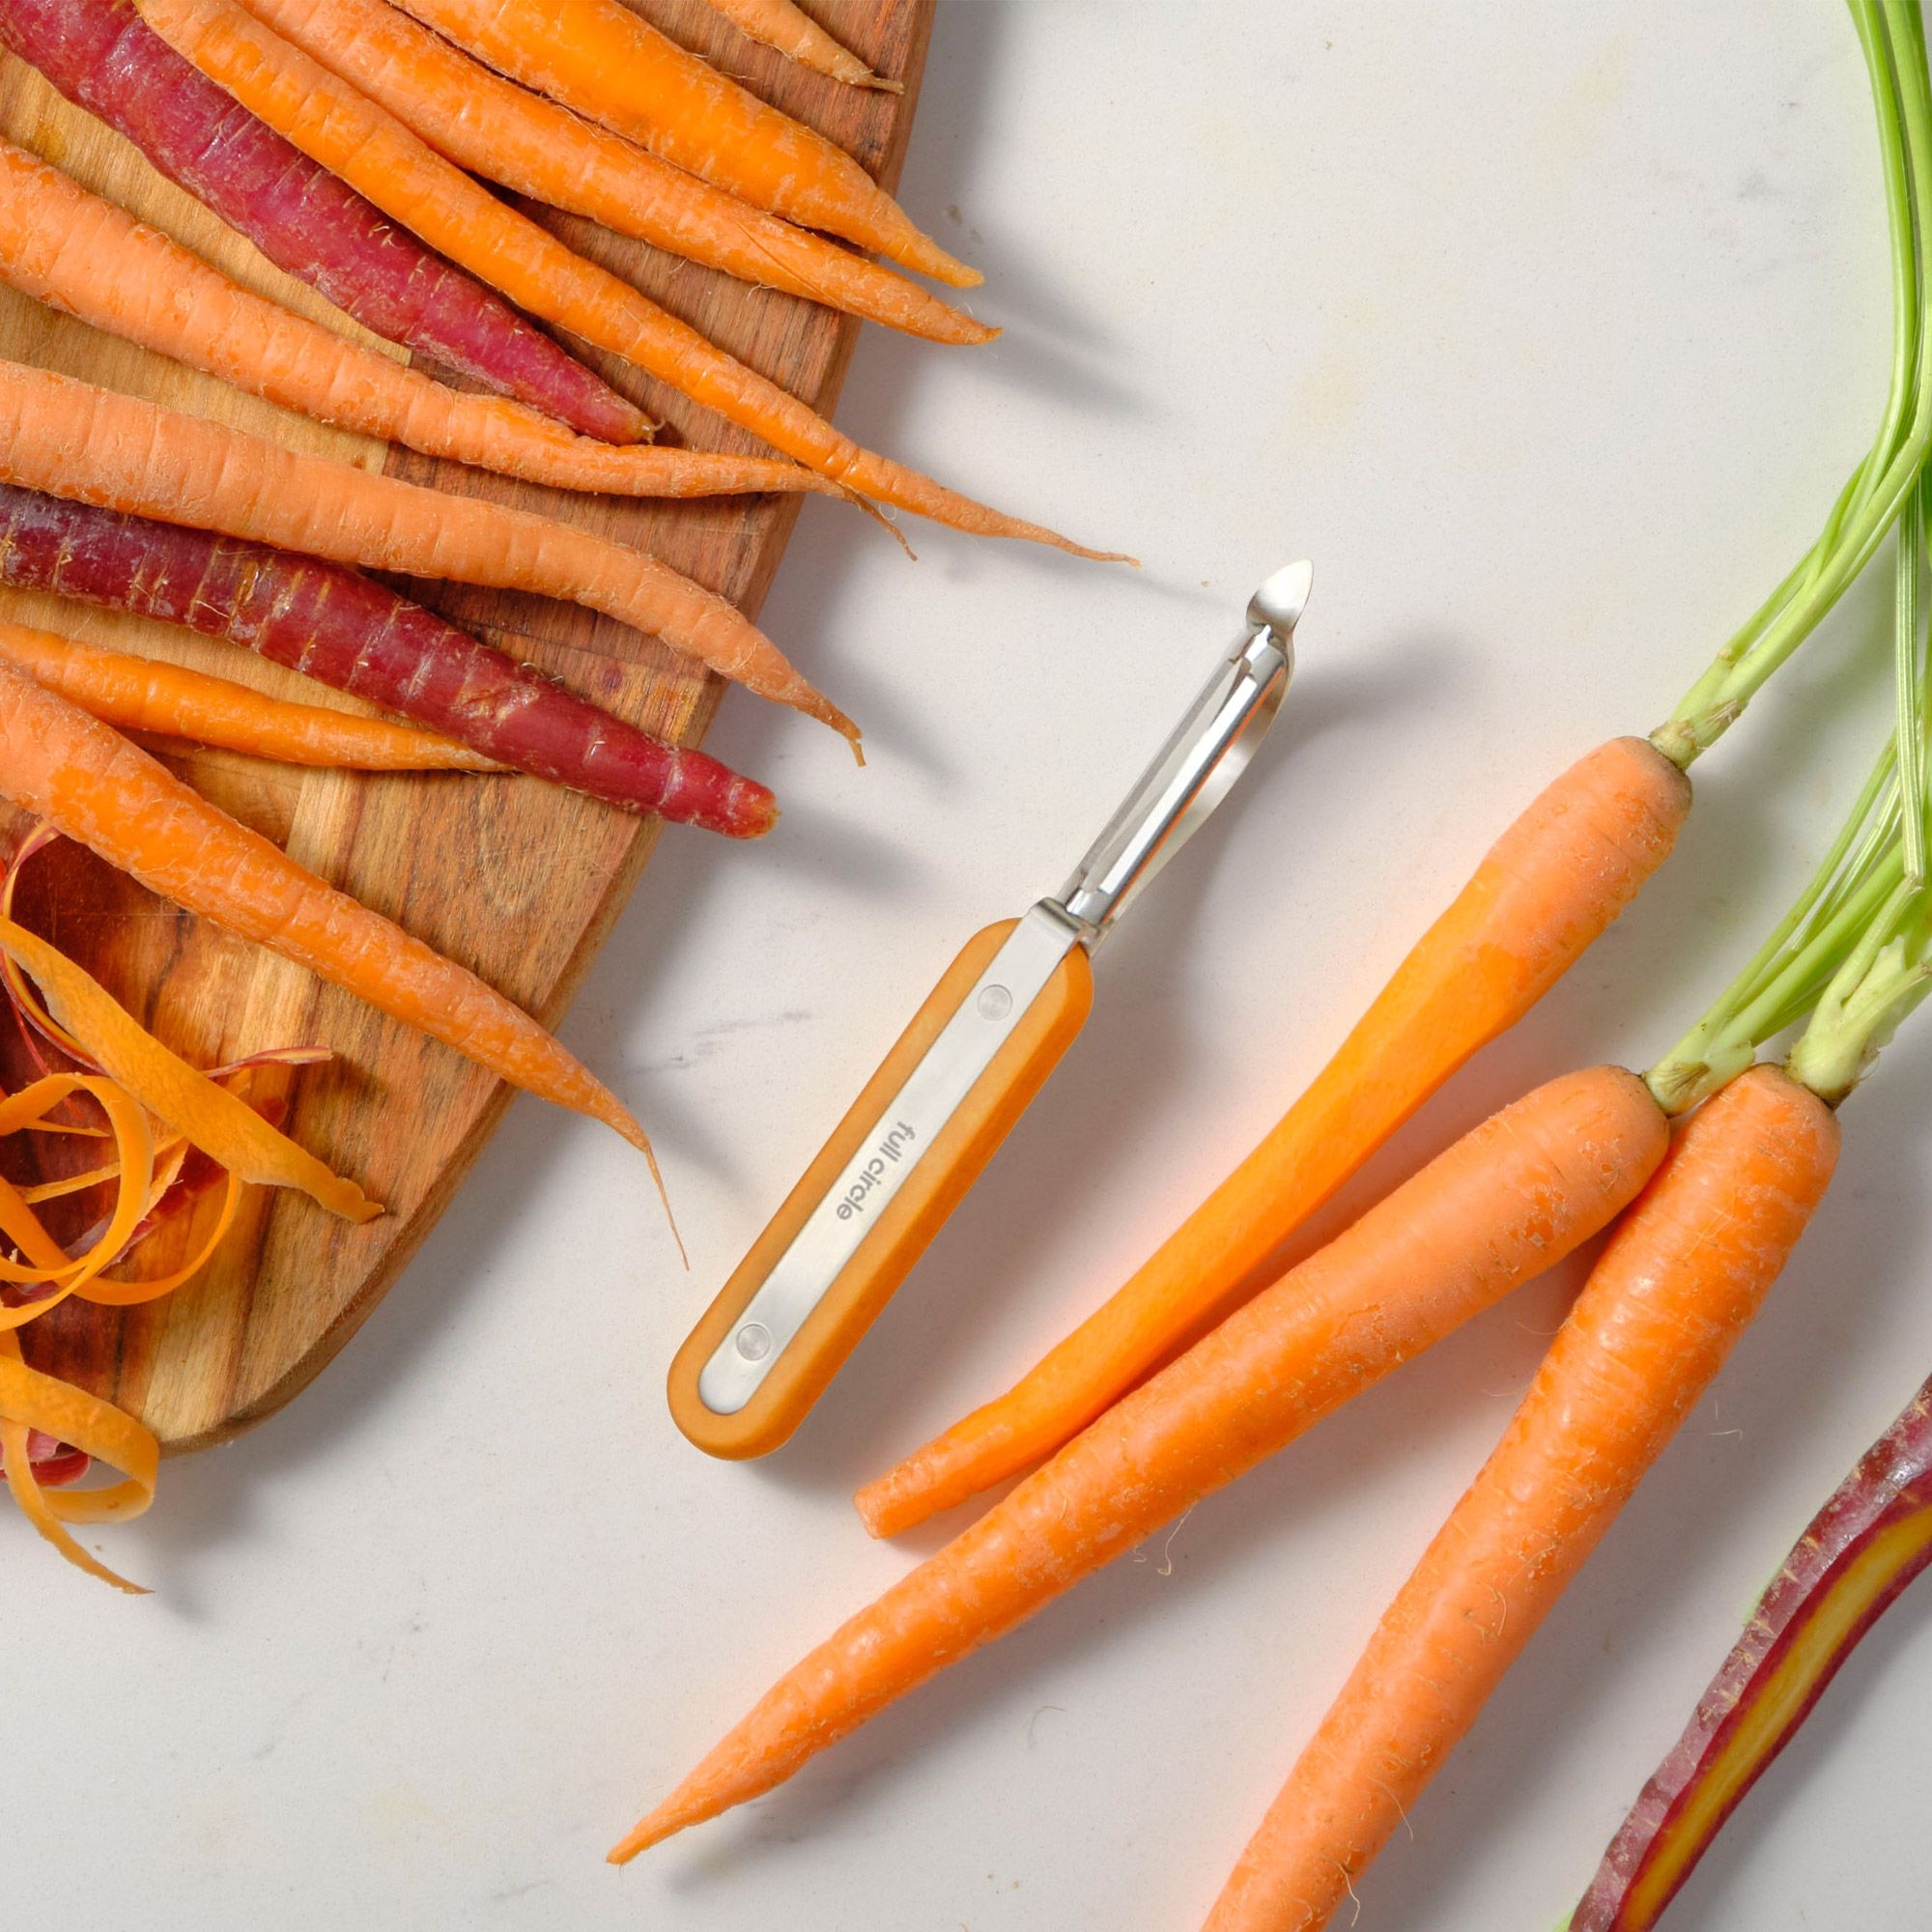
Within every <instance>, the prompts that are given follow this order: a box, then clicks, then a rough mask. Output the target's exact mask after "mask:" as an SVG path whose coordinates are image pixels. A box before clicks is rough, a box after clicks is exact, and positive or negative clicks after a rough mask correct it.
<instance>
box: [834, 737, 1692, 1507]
mask: <svg viewBox="0 0 1932 1932" xmlns="http://www.w3.org/2000/svg"><path fill="white" fill-rule="evenodd" d="M1689 809H1690V781H1689V780H1688V779H1687V778H1686V777H1685V776H1684V774H1683V773H1682V772H1681V771H1679V770H1678V768H1677V767H1676V766H1675V765H1673V764H1671V763H1670V761H1669V760H1668V759H1666V758H1664V757H1663V756H1662V755H1661V754H1660V753H1657V752H1655V751H1653V750H1652V749H1651V747H1650V746H1649V745H1647V744H1646V743H1644V741H1643V740H1642V739H1640V738H1614V739H1612V740H1611V741H1610V742H1609V743H1608V744H1606V745H1604V746H1602V747H1600V748H1599V749H1598V750H1597V751H1595V752H1592V753H1589V755H1588V756H1587V757H1584V758H1582V759H1580V760H1579V761H1578V762H1577V764H1575V765H1573V766H1572V767H1571V768H1570V769H1569V771H1567V772H1565V773H1564V774H1563V776H1562V777H1561V778H1559V779H1557V780H1556V781H1555V782H1554V783H1553V784H1551V785H1550V786H1549V787H1548V789H1547V790H1546V791H1545V792H1544V793H1543V794H1542V796H1541V797H1540V798H1538V799H1537V800H1536V802H1535V803H1534V804H1533V805H1531V807H1530V808H1529V810H1527V811H1525V812H1524V813H1523V814H1522V816H1521V817H1520V818H1519V819H1518V820H1517V821H1516V823H1515V824H1514V825H1512V826H1511V827H1510V829H1509V830H1508V831H1507V832H1506V833H1504V834H1503V836H1502V838H1500V839H1498V840H1497V842H1496V843H1495V845H1494V846H1493V847H1492V849H1491V851H1490V853H1489V855H1488V857H1487V858H1485V859H1484V861H1483V863H1482V865H1481V866H1480V867H1478V868H1477V870H1476V873H1475V876H1474V877H1473V878H1472V879H1471V880H1470V881H1469V883H1468V884H1467V885H1466V886H1464V887H1463V891H1462V893H1461V894H1460V895H1458V896H1457V898H1456V899H1455V901H1454V903H1453V904H1451V905H1450V907H1449V909H1448V910H1447V911H1446V912H1445V913H1443V915H1442V916H1441V917H1440V918H1439V919H1438V920H1437V921H1436V922H1435V924H1434V925H1433V926H1431V927H1430V929H1429V931H1428V932H1426V933H1425V934H1424V935H1423V937H1422V939H1421V941H1420V942H1419V943H1418V944H1417V946H1416V947H1415V950H1414V951H1413V952H1410V953H1409V955H1408V957H1407V958H1406V959H1405V960H1404V961H1403V963H1402V965H1401V966H1400V967H1398V968H1397V969H1396V974H1395V977H1394V978H1393V979H1392V980H1390V981H1389V983H1388V984H1387V985H1386V986H1385V987H1384V988H1383V989H1382V991H1381V992H1380V993H1379V994H1378V996H1377V999H1376V1002H1375V1004H1374V1005H1373V1006H1372V1007H1371V1008H1370V1009H1369V1010H1368V1012H1367V1013H1366V1014H1365V1015H1364V1016H1363V1017H1362V1019H1361V1020H1360V1021H1359V1022H1358V1023H1357V1025H1356V1027H1355V1029H1354V1031H1353V1032H1352V1033H1351V1034H1350V1036H1349V1037H1348V1038H1347V1039H1346V1040H1345V1041H1344V1042H1343V1043H1342V1047H1341V1050H1340V1051H1339V1052H1338V1053H1337V1054H1336V1055H1335V1057H1334V1059H1333V1060H1331V1061H1330V1062H1329V1063H1328V1065H1326V1066H1324V1067H1323V1068H1322V1069H1321V1072H1320V1073H1319V1074H1318V1075H1317V1076H1316V1078H1315V1082H1314V1084H1313V1085H1312V1086H1311V1087H1310V1088H1309V1089H1308V1091H1307V1092H1306V1093H1305V1094H1303V1095H1302V1096H1301V1098H1300V1099H1299V1100H1297V1101H1296V1102H1295V1103H1294V1105H1293V1107H1291V1108H1290V1109H1289V1111H1288V1113H1287V1114H1286V1115H1284V1116H1283V1118H1282V1120H1281V1121H1280V1122H1279V1123H1278V1124H1277V1125H1276V1126H1275V1127H1274V1128H1273V1129H1272V1130H1271V1131H1270V1132H1269V1134H1268V1136H1267V1138H1266V1139H1265V1140H1264V1141H1263V1142H1262V1144H1261V1145H1260V1146H1259V1147H1258V1148H1256V1149H1255V1150H1254V1151H1253V1152H1252V1153H1250V1154H1249V1155H1248V1157H1247V1158H1246V1159H1245V1160H1244V1161H1243V1162H1242V1163H1241V1164H1240V1166H1239V1167H1237V1168H1236V1170H1235V1171H1234V1173H1233V1174H1231V1175H1230V1176H1229V1177H1228V1179H1226V1180H1224V1181H1223V1182H1222V1183H1221V1184H1220V1186H1219V1187H1217V1188H1216V1189H1215V1190H1214V1192H1213V1193H1212V1194H1210V1195H1209V1196H1208V1199H1207V1200H1206V1201H1204V1202H1203V1203H1202V1204H1201V1206H1200V1207H1199V1208H1196V1209H1195V1210H1194V1212H1193V1214H1192V1215H1190V1216H1189V1217H1188V1219H1187V1220H1186V1221H1184V1222H1182V1224H1181V1225H1180V1227H1179V1229H1177V1230H1176V1231H1175V1233H1174V1234H1172V1235H1170V1236H1168V1238H1167V1240H1166V1241H1165V1242H1164V1243H1163V1244H1162V1246H1161V1247H1160V1248H1159V1249H1157V1250H1156V1251H1155V1253H1154V1255H1153V1256H1152V1258H1151V1260H1149V1261H1148V1262H1147V1263H1145V1264H1143V1265H1142V1267H1141V1269H1140V1271H1139V1273H1137V1274H1136V1275H1134V1276H1133V1278H1132V1279H1131V1280H1129V1281H1128V1282H1127V1284H1126V1285H1125V1286H1124V1287H1123V1288H1122V1289H1121V1290H1120V1291H1119V1292H1118V1293H1116V1294H1115V1295H1114V1296H1113V1297H1112V1299H1111V1300H1108V1301H1106V1302H1104V1303H1102V1305H1101V1306H1100V1307H1099V1308H1098V1309H1097V1310H1095V1312H1094V1314H1093V1315H1091V1316H1089V1317H1088V1319H1087V1320H1086V1321H1084V1322H1082V1323H1081V1325H1080V1326H1079V1327H1078V1328H1076V1329H1074V1330H1073V1332H1072V1333H1071V1334H1070V1335H1068V1336H1067V1337H1066V1339H1065V1341H1063V1342H1062V1343H1060V1344H1059V1345H1058V1347H1056V1348H1055V1349H1053V1350H1051V1351H1050V1352H1049V1353H1048V1354H1046V1355H1045V1356H1044V1357H1043V1358H1042V1359H1041V1360H1040V1361H1039V1363H1038V1364H1037V1366H1036V1367H1034V1368H1033V1369H1031V1370H1029V1371H1028V1372H1027V1374H1026V1375H1025V1376H1023V1377H1022V1378H1020V1380H1019V1381H1018V1382H1016V1383H1015V1384H1014V1385H1013V1386H1012V1388H1010V1389H1009V1390H1008V1392H1007V1393H1006V1394H1005V1395H1003V1396H1001V1397H999V1398H998V1399H997V1400H996V1401H993V1402H990V1403H987V1404H986V1405H985V1406H983V1407H980V1408H979V1409H976V1410H975V1411H974V1412H973V1413H972V1414H971V1415H969V1416H967V1417H966V1418H965V1419H964V1420H963V1421H961V1422H959V1423H957V1424H955V1425H954V1426H953V1427H952V1429H950V1430H948V1431H947V1432H946V1433H945V1434H944V1435H940V1436H938V1437H936V1438H935V1439H934V1440H933V1441H931V1442H929V1443H927V1444H926V1445H925V1446H924V1447H923V1449H920V1450H918V1451H916V1452H915V1453H914V1454H913V1455H911V1456H909V1457H907V1458H906V1459H905V1461H903V1462H902V1463H899V1464H898V1465H897V1466H896V1467H895V1468H894V1469H892V1470H889V1471H888V1472H887V1473H886V1474H885V1475H884V1476H882V1477H880V1478H879V1479H878V1480H877V1481H875V1482H873V1483H871V1484H868V1485H867V1487H866V1488H865V1489H863V1490H861V1491H860V1492H859V1494H858V1497H857V1502H858V1508H859V1513H860V1515H861V1516H862V1517H863V1518H864V1519H865V1521H866V1526H867V1528H868V1529H869V1530H870V1531H871V1532H872V1534H873V1535H874V1536H892V1535H895V1534H897V1532H898V1531H900V1530H902V1529H908V1528H910V1527H911V1526H912V1525H913V1524H914V1523H917V1522H921V1521H923V1520H924V1519H925V1518H926V1517H928V1516H930V1515H931V1514H933V1512H934V1511H936V1510H941V1509H946V1508H948V1507H950V1506H951V1505H952V1504H954V1503H959V1502H963V1501H965V1499H966V1498H967V1497H968V1496H971V1495H973V1494H975V1493H976V1492H979V1491H980V1490H983V1489H986V1488H988V1487H989V1486H990V1485H992V1484H994V1483H997V1482H1000V1481H1001V1480H1003V1479H1004V1478H1005V1477H1008V1476H1010V1475H1014V1474H1016V1473H1017V1472H1018V1471H1020V1470H1022V1469H1025V1468H1029V1467H1031V1466H1032V1465H1033V1464H1034V1463H1037V1462H1038V1461H1039V1460H1040V1459H1041V1458H1042V1457H1044V1456H1048V1455H1051V1454H1052V1453H1053V1451H1054V1450H1055V1449H1057V1448H1059V1446H1060V1445H1061V1444H1062V1443H1063V1442H1065V1441H1066V1440H1068V1438H1069V1437H1071V1436H1072V1435H1074V1434H1075V1433H1076V1432H1078V1431H1079V1430H1080V1429H1082V1428H1084V1427H1085V1426H1086V1425H1087V1423H1089V1422H1090V1421H1091V1420H1092V1419H1093V1418H1094V1416H1096V1415H1098V1414H1099V1413H1100V1412H1101V1410H1103V1409H1104V1408H1105V1407H1106V1406H1107V1405H1108V1404H1109V1403H1111V1402H1113V1401H1114V1400H1115V1399H1116V1398H1117V1397H1119V1396H1120V1395H1121V1394H1122V1392H1123V1391H1125V1390H1126V1389H1129V1388H1131V1387H1132V1386H1133V1385H1134V1383H1135V1382H1137V1381H1138V1380H1140V1378H1142V1377H1143V1376H1145V1375H1146V1374H1147V1373H1148V1371H1149V1370H1150V1369H1151V1368H1152V1367H1154V1366H1155V1364H1156V1363H1158V1362H1160V1361H1161V1360H1163V1359H1164V1358H1165V1357H1166V1356H1167V1355H1168V1354H1169V1353H1171V1352H1172V1351H1173V1350H1175V1349H1176V1348H1180V1347H1185V1346H1186V1344H1187V1343H1188V1342H1189V1341H1191V1340H1192V1339H1193V1338H1194V1337H1195V1336H1196V1335H1199V1334H1201V1333H1203V1332H1204V1331H1205V1330H1206V1329H1207V1328H1208V1327H1210V1326H1211V1325H1212V1324H1213V1323H1214V1322H1215V1321H1217V1320H1219V1319H1220V1317H1221V1315H1222V1314H1224V1313H1225V1312H1226V1311H1227V1309H1228V1308H1229V1307H1231V1306H1233V1305H1234V1304H1235V1302H1236V1301H1237V1300H1238V1299H1239V1298H1240V1296H1241V1295H1242V1294H1243V1293H1247V1292H1250V1291H1251V1290H1252V1289H1253V1288H1254V1287H1255V1286H1256V1285H1258V1280H1259V1279H1260V1278H1261V1277H1260V1276H1259V1270H1261V1269H1262V1268H1263V1267H1264V1264H1266V1262H1267V1260H1268V1258H1269V1256H1270V1255H1272V1254H1273V1253H1274V1251H1275V1250H1276V1249H1277V1248H1279V1247H1280V1245H1281V1243H1282V1242H1283V1241H1285V1240H1286V1239H1287V1238H1288V1237H1289V1236H1291V1235H1292V1234H1293V1232H1294V1230H1295V1229H1296V1228H1297V1227H1298V1226H1300V1224H1301V1223H1302V1222H1303V1221H1304V1220H1306V1219H1307V1217H1308V1216H1309V1215H1310V1214H1312V1213H1313V1212H1314V1211H1315V1210H1316V1209H1317V1208H1320V1207H1321V1204H1322V1203H1323V1202H1324V1201H1326V1200H1327V1199H1328V1197H1329V1196H1330V1195H1332V1194H1333V1193H1334V1192H1335V1190H1336V1189H1337V1188H1338V1187H1340V1186H1341V1185H1342V1184H1343V1182H1344V1181H1346V1180H1347V1179H1349V1177H1350V1175H1352V1174H1353V1173H1354V1172H1355V1170H1356V1169H1357V1168H1359V1167H1360V1166H1361V1164H1362V1163H1363V1162H1364V1161H1365V1160H1367V1159H1368V1157H1369V1156H1370V1155H1371V1154H1372V1153H1374V1152H1375V1151H1376V1150H1377V1149H1378V1147H1380V1146H1381V1144H1382V1143H1383V1142H1384V1141H1385V1140H1387V1138H1388V1137H1389V1135H1391V1134H1392V1133H1394V1132H1395V1130H1396V1129H1397V1128H1398V1127H1399V1126H1400V1125H1401V1124H1402V1123H1403V1122H1405V1121H1406V1120H1407V1119H1408V1117H1409V1116H1410V1115H1411V1114H1412V1113H1413V1112H1414V1111H1415V1110H1416V1108H1417V1107H1419V1106H1420V1105H1421V1104H1422V1102H1423V1101H1424V1100H1426V1099H1427V1098H1428V1097H1429V1096H1430V1094H1433V1093H1435V1090H1436V1089H1437V1088H1438V1087H1439V1086H1441V1084H1442V1083H1443V1082H1444V1081H1445V1080H1446V1079H1448V1077H1449V1076H1450V1075H1451V1074H1452V1073H1454V1072H1455V1071H1456V1069H1457V1068H1458V1067H1459V1066H1461V1065H1463V1062H1464V1061H1465V1060H1467V1059H1468V1057H1469V1056H1470V1055H1471V1054H1472V1053H1474V1052H1475V1051H1476V1049H1477V1048H1478V1047H1480V1046H1482V1045H1484V1044H1485V1043H1486V1042H1487V1041H1489V1040H1492V1039H1493V1038H1495V1037H1496V1036H1497V1035H1498V1034H1500V1033H1502V1032H1504V1031H1505V1030H1506V1029H1508V1028H1509V1027H1511V1026H1512V1025H1514V1024H1515V1022H1516V1021H1517V1020H1518V1019H1520V1017H1521V1016H1522V1014H1523V1013H1525V1012H1526V1011H1528V1009H1530V1008H1531V1007H1533V1006H1534V1005H1535V1004H1536V1002H1537V1001H1538V1000H1539V999H1541V998H1542V996H1543V995H1544V994H1545V993H1546V992H1547V991H1548V989H1549V988H1550V987H1551V986H1552V985H1553V984H1554V983H1555V982H1556V980H1558V979H1560V978H1561V977H1562V975H1563V974H1564V973H1565V972H1567V971H1568V970H1569V968H1570V967H1571V966H1572V965H1573V964H1574V963H1575V962H1576V961H1577V958H1578V957H1579V956H1580V955H1581V954H1582V953H1583V952H1584V951H1585V950H1586V949H1587V948H1588V947H1589V946H1590V944H1591V942H1592V941H1594V940H1595V939H1596V938H1597V936H1598V935H1599V934H1600V933H1602V932H1603V930H1604V929H1605V927H1606V926H1607V925H1608V924H1609V923H1610V922H1611V921H1612V920H1614V919H1615V918H1616V916H1617V915H1618V914H1619V913H1620V912H1621V911H1622V910H1623V909H1624V907H1625V906H1626V905H1628V904H1629V903H1630V901H1631V900H1632V899H1633V898H1634V897H1635V895H1636V894H1637V891H1638V889H1639V888H1640V887H1641V886H1642V884H1643V882H1644V881H1645V880H1646V879H1647V878H1648V877H1649V876H1650V874H1651V873H1652V872H1653V871H1655V870H1656V869H1657V867H1659V866H1660V865H1662V862H1663V860H1664V859H1665V857H1666V856H1668V854H1669V851H1670V848H1671V844H1672V842H1673V841H1674V840H1675V838H1676V836H1677V832H1678V829H1679V827H1680V826H1681V825H1682V824H1683V822H1684V817H1685V814H1686V812H1687V811H1688V810H1689Z"/></svg>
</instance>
